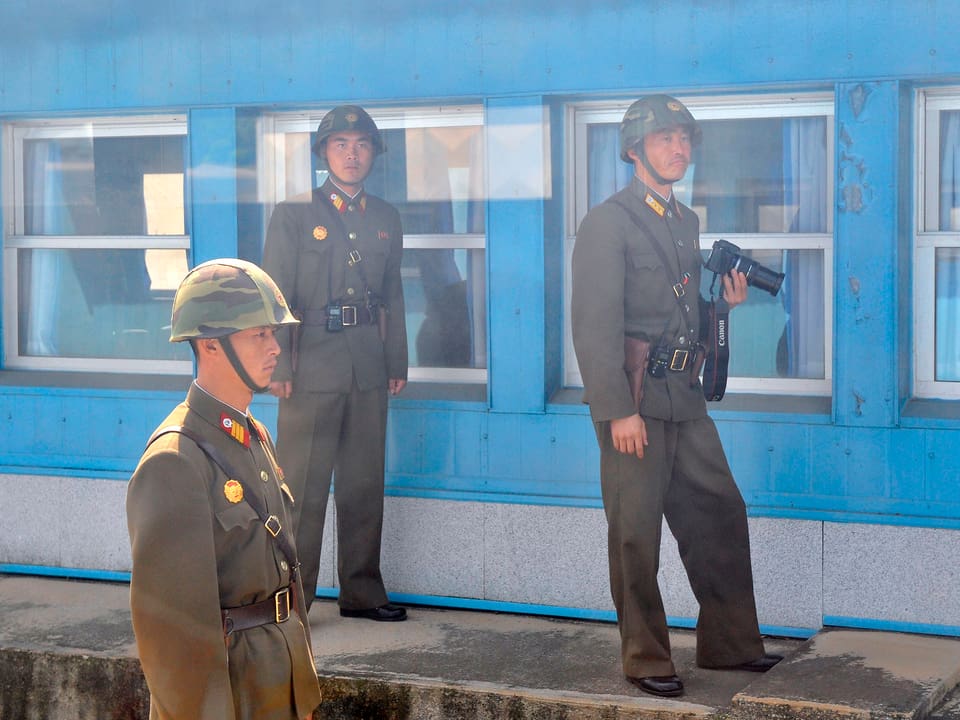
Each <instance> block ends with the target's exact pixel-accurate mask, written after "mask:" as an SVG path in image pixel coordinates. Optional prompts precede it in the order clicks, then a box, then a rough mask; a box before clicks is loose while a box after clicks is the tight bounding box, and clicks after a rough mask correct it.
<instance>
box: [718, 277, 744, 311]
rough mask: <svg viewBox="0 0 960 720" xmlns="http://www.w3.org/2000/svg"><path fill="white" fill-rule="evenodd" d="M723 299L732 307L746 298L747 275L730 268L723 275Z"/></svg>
mask: <svg viewBox="0 0 960 720" xmlns="http://www.w3.org/2000/svg"><path fill="white" fill-rule="evenodd" d="M723 299H724V300H726V301H727V305H729V306H730V307H732V308H734V307H736V306H737V305H739V304H740V303H742V302H743V301H744V300H746V299H747V276H746V275H744V274H743V273H742V272H739V271H738V270H731V271H730V272H729V273H727V274H726V275H724V276H723Z"/></svg>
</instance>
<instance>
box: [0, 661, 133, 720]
mask: <svg viewBox="0 0 960 720" xmlns="http://www.w3.org/2000/svg"><path fill="white" fill-rule="evenodd" d="M149 715H150V695H149V693H148V692H147V684H146V682H145V681H144V679H143V673H142V672H141V671H140V663H139V661H138V660H137V659H136V658H104V657H97V656H92V655H75V654H65V653H55V652H40V651H36V650H18V649H16V648H2V649H0V718H11V720H12V719H14V718H16V720H52V719H54V718H56V719H57V720H61V719H62V720H72V719H75V720H141V719H143V720H145V719H146V718H148V717H149Z"/></svg>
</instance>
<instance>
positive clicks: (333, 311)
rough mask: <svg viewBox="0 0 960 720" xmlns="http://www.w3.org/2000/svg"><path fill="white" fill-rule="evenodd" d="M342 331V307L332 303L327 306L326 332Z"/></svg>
mask: <svg viewBox="0 0 960 720" xmlns="http://www.w3.org/2000/svg"><path fill="white" fill-rule="evenodd" d="M340 330H343V305H341V304H340V303H338V302H332V303H330V304H329V305H327V332H339V331H340Z"/></svg>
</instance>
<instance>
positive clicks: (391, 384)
mask: <svg viewBox="0 0 960 720" xmlns="http://www.w3.org/2000/svg"><path fill="white" fill-rule="evenodd" d="M406 386H407V381H406V380H401V379H400V378H390V380H389V381H388V382H387V389H388V390H389V391H390V394H391V395H399V394H400V392H401V391H402V390H403V389H404V388H405V387H406Z"/></svg>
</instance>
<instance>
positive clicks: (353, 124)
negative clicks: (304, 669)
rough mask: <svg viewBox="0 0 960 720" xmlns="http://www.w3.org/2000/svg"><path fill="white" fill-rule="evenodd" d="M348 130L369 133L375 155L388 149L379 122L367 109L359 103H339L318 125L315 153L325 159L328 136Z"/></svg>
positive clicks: (314, 144)
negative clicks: (377, 122)
mask: <svg viewBox="0 0 960 720" xmlns="http://www.w3.org/2000/svg"><path fill="white" fill-rule="evenodd" d="M346 131H353V132H365V133H368V134H369V135H370V140H371V142H373V153H374V156H376V155H379V154H380V153H382V152H386V150H387V149H386V147H384V145H383V138H381V137H380V130H379V129H378V128H377V124H376V123H375V122H374V121H373V118H372V117H370V116H369V115H368V114H367V111H366V110H364V109H363V108H362V107H360V106H359V105H338V106H337V107H335V108H334V109H333V110H331V111H330V112H328V113H327V114H326V115H324V116H323V119H322V120H321V121H320V125H319V126H317V138H316V140H314V141H313V152H314V154H316V155H317V157H319V158H320V159H321V160H323V159H325V155H324V152H323V149H324V147H326V144H327V138H328V137H330V136H331V135H332V134H333V133H335V132H346Z"/></svg>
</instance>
